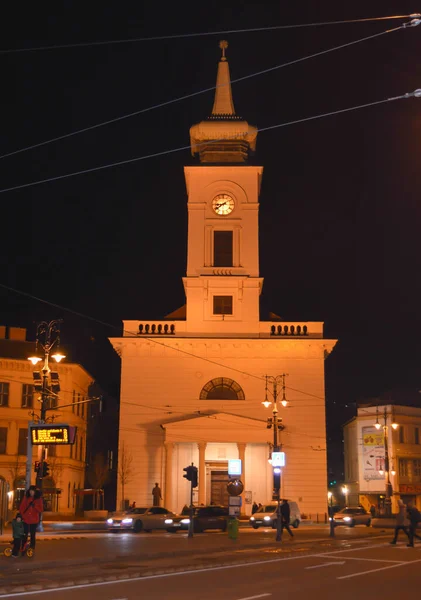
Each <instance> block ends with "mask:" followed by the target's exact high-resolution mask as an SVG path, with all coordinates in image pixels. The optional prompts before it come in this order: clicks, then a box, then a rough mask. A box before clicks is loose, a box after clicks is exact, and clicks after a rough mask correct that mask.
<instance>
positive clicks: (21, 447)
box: [18, 427, 28, 456]
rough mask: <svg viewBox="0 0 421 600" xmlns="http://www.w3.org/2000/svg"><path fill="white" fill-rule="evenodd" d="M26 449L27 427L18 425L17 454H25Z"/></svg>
mask: <svg viewBox="0 0 421 600" xmlns="http://www.w3.org/2000/svg"><path fill="white" fill-rule="evenodd" d="M27 449H28V428H27V427H25V428H22V427H19V439H18V454H19V456H26V452H27Z"/></svg>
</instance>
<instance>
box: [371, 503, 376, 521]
mask: <svg viewBox="0 0 421 600" xmlns="http://www.w3.org/2000/svg"><path fill="white" fill-rule="evenodd" d="M370 515H371V518H372V519H374V517H375V516H376V507H375V506H374V504H372V505H371V506H370Z"/></svg>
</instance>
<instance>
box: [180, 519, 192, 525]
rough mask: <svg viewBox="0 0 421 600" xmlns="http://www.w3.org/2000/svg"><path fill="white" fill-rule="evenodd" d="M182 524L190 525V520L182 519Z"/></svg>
mask: <svg viewBox="0 0 421 600" xmlns="http://www.w3.org/2000/svg"><path fill="white" fill-rule="evenodd" d="M181 523H184V525H188V524H189V523H190V519H181Z"/></svg>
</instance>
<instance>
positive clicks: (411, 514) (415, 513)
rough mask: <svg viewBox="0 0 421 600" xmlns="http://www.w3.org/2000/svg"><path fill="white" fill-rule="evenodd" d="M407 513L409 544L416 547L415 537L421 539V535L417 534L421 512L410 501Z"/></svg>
mask: <svg viewBox="0 0 421 600" xmlns="http://www.w3.org/2000/svg"><path fill="white" fill-rule="evenodd" d="M407 515H408V519H409V544H407V545H408V546H409V547H410V548H411V547H412V548H413V547H414V538H417V540H421V536H419V535H417V525H418V523H419V522H420V521H421V514H420V511H419V510H418V508H416V507H415V506H414V505H413V504H412V503H411V502H408V507H407Z"/></svg>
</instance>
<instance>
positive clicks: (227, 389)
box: [200, 377, 244, 400]
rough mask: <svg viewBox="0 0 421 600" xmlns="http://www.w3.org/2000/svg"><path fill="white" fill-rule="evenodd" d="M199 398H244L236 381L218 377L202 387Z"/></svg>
mask: <svg viewBox="0 0 421 600" xmlns="http://www.w3.org/2000/svg"><path fill="white" fill-rule="evenodd" d="M200 400H244V392H243V390H242V389H241V386H240V385H238V383H237V382H236V381H233V380H232V379H227V378H226V377H218V378H217V379H212V380H211V381H208V383H207V384H206V385H205V386H204V387H203V388H202V391H201V392H200Z"/></svg>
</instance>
